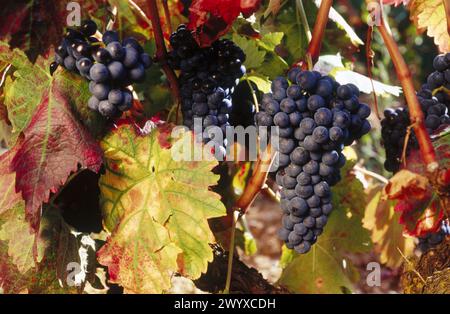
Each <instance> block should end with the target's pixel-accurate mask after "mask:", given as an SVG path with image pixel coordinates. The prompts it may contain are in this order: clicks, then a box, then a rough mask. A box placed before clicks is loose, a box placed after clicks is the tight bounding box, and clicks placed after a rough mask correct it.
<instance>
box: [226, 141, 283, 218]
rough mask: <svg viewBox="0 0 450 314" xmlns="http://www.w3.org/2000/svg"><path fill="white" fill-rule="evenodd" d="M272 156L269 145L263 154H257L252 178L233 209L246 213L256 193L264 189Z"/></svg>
mask: <svg viewBox="0 0 450 314" xmlns="http://www.w3.org/2000/svg"><path fill="white" fill-rule="evenodd" d="M263 156H264V157H263ZM269 156H270V157H269ZM274 156H275V153H274V151H273V150H272V147H271V146H270V144H269V145H267V148H266V151H265V152H264V153H260V154H259V157H258V160H257V161H256V165H255V169H254V170H253V173H252V176H251V177H250V179H249V181H248V183H247V185H246V186H245V189H244V192H243V193H242V195H241V197H239V199H238V200H237V201H236V203H235V206H234V207H235V208H238V209H239V210H240V212H241V213H242V214H245V213H246V212H247V209H248V208H249V207H250V205H251V204H252V202H253V200H254V199H255V198H256V196H257V195H258V193H259V192H260V191H261V190H262V189H263V188H264V187H265V183H266V179H267V175H268V173H269V172H268V169H270V165H271V164H272V161H273V159H274Z"/></svg>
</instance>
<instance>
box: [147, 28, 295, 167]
mask: <svg viewBox="0 0 450 314" xmlns="http://www.w3.org/2000/svg"><path fill="white" fill-rule="evenodd" d="M169 41H170V44H171V47H172V51H170V52H169V56H170V58H169V63H170V65H171V66H172V67H173V68H174V69H176V70H180V75H179V83H180V89H181V93H182V98H183V100H189V101H188V102H187V103H186V104H185V105H183V107H182V114H183V117H186V116H188V115H189V111H190V110H192V111H193V112H194V113H195V114H196V115H197V116H198V118H200V119H201V120H202V122H203V126H204V127H205V126H208V125H217V126H218V127H220V128H221V129H222V131H223V133H224V135H225V133H226V129H227V128H228V127H229V126H230V123H229V122H228V119H229V115H230V113H231V111H232V110H233V105H232V101H231V95H232V93H233V89H234V88H235V87H236V85H237V84H238V83H239V79H240V78H241V77H242V76H243V75H244V74H245V66H244V65H243V62H244V61H245V58H246V57H245V54H244V52H243V51H242V50H241V49H240V48H239V47H238V46H236V45H235V44H234V43H233V42H232V41H231V40H228V39H221V40H218V41H215V42H214V43H212V45H211V46H210V47H200V46H199V45H198V44H197V42H196V41H195V39H194V36H193V34H192V33H191V32H190V31H189V30H188V29H187V28H186V27H184V26H180V27H178V28H177V31H175V32H174V33H172V34H171V35H170V39H169ZM149 61H150V60H149ZM284 81H285V79H284V78H282V77H280V78H278V79H275V80H274V81H273V84H272V85H273V88H274V89H276V90H277V91H278V96H279V97H282V98H284V97H285V93H286V92H285V91H283V87H287V81H286V82H284ZM265 99H266V98H264V97H263V99H262V100H261V107H264V108H265V109H267V111H266V112H264V113H262V112H261V113H259V114H256V115H255V122H256V123H258V125H261V126H267V127H270V126H272V125H274V122H273V115H275V114H277V113H279V112H280V105H279V103H278V102H276V101H273V102H272V103H268V102H266V101H265ZM270 100H273V99H272V96H271V97H270ZM183 102H184V101H183ZM199 103H200V104H201V105H198V104H199ZM203 104H206V105H207V110H205V109H204V106H203ZM277 124H279V125H280V126H281V127H282V128H283V134H284V135H285V136H289V135H290V134H292V133H293V130H291V129H289V127H290V120H289V117H288V116H286V115H285V116H283V115H278V117H277ZM189 127H191V125H189ZM202 131H203V130H202ZM209 140H211V139H209V138H208V139H206V140H205V141H209ZM218 144H222V145H221V148H223V150H224V149H225V146H226V141H224V142H223V143H218ZM285 144H286V145H287V146H284V148H285V149H289V145H290V144H289V143H285ZM221 150H222V149H221ZM216 157H224V156H218V155H216ZM283 158H284V159H283ZM280 161H281V162H282V163H286V162H287V160H286V157H281V158H280Z"/></svg>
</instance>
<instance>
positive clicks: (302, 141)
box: [255, 68, 440, 254]
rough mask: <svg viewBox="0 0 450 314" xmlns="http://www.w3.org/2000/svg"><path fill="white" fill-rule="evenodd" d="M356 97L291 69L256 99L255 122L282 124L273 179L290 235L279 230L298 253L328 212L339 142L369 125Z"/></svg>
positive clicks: (350, 88)
mask: <svg viewBox="0 0 450 314" xmlns="http://www.w3.org/2000/svg"><path fill="white" fill-rule="evenodd" d="M358 97H359V89H358V88H357V87H356V86H355V85H353V84H347V85H339V84H338V83H336V82H335V81H334V80H333V79H332V78H331V77H328V76H322V75H321V74H320V73H318V72H314V71H313V72H309V71H302V70H300V69H298V68H293V69H291V70H290V71H289V72H288V74H287V80H286V79H281V78H277V79H275V80H274V81H273V83H272V93H267V94H264V95H263V96H262V99H261V101H260V104H261V106H260V109H261V111H260V112H259V113H258V114H257V115H256V119H255V121H256V124H257V125H258V126H269V125H270V126H273V125H275V126H279V127H281V128H280V130H279V131H278V133H277V134H278V135H279V137H280V139H279V143H280V145H279V146H278V147H275V149H278V150H279V156H280V160H281V161H280V163H279V168H278V172H277V175H276V181H277V183H278V185H279V186H280V187H281V192H280V196H281V203H282V206H281V207H282V210H283V211H284V212H285V213H287V212H290V215H286V216H285V217H284V218H283V219H286V220H288V219H289V220H291V223H293V230H292V229H289V231H290V233H289V234H287V231H286V230H287V229H284V231H280V233H281V234H282V235H283V236H282V237H281V239H282V240H283V241H284V242H285V244H286V246H287V247H288V248H293V249H294V250H296V251H297V252H298V253H300V254H304V253H307V252H308V251H309V250H310V249H311V246H312V245H313V244H314V243H315V242H316V241H317V237H318V236H319V235H320V234H321V233H322V232H323V227H325V225H326V223H327V221H328V218H327V217H328V216H329V215H330V214H331V212H332V209H333V206H332V204H331V189H330V187H331V186H333V185H334V184H336V183H337V182H339V180H340V172H339V169H340V168H342V167H343V165H344V164H345V157H344V155H342V149H343V148H344V145H349V144H351V143H352V142H353V141H354V140H357V139H358V138H360V137H361V136H362V135H364V134H366V133H367V132H369V130H370V124H369V122H368V121H367V120H366V119H367V117H368V116H369V115H370V107H369V106H367V105H366V104H362V103H360V102H359V99H358ZM436 110H437V109H436ZM439 110H440V109H439ZM288 125H289V126H288ZM294 181H295V182H294ZM294 184H295V186H294ZM293 186H294V187H293ZM287 201H288V202H287ZM289 227H290V228H291V227H292V225H289ZM286 237H287V239H286Z"/></svg>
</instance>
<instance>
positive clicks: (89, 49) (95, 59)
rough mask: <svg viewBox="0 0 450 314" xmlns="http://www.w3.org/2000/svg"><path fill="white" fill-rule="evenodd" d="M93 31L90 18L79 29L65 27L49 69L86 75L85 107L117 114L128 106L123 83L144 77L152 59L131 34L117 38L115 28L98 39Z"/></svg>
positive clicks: (126, 89)
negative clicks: (86, 100)
mask: <svg viewBox="0 0 450 314" xmlns="http://www.w3.org/2000/svg"><path fill="white" fill-rule="evenodd" d="M96 32H97V25H96V24H95V22H94V21H92V20H87V21H84V22H83V23H82V25H81V27H80V28H79V29H68V30H67V33H66V35H65V36H64V39H63V40H62V42H61V44H60V45H59V46H58V47H57V48H56V54H55V62H53V63H52V65H51V67H50V71H51V73H53V72H54V71H55V70H56V68H57V67H58V65H61V66H63V67H64V68H66V69H67V70H69V71H73V72H75V73H78V74H80V75H81V76H83V77H84V78H86V79H88V80H89V81H90V82H89V91H90V92H91V94H92V97H91V98H90V99H89V102H88V107H89V108H90V109H92V110H95V111H99V112H100V113H101V114H102V115H103V116H106V117H116V116H120V115H121V114H122V112H123V111H127V110H129V109H130V108H131V106H132V101H133V96H132V93H131V91H130V90H129V89H128V88H127V86H129V85H131V84H133V83H136V82H142V81H143V80H144V78H145V69H146V68H148V67H150V66H151V65H152V59H151V58H150V56H149V55H148V54H147V53H145V52H144V49H143V48H142V46H141V45H140V44H139V43H138V41H137V40H136V39H134V38H132V37H129V38H126V39H124V40H123V41H122V42H120V40H119V35H118V34H117V32H115V31H106V32H105V33H104V34H103V37H102V41H101V42H100V41H99V40H98V39H97V38H96V37H93V36H94V35H95V33H96Z"/></svg>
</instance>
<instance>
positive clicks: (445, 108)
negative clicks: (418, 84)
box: [381, 53, 450, 172]
mask: <svg viewBox="0 0 450 314" xmlns="http://www.w3.org/2000/svg"><path fill="white" fill-rule="evenodd" d="M433 67H434V69H435V70H436V71H435V72H433V73H431V74H430V75H429V76H428V79H427V83H426V84H424V85H423V86H422V88H421V89H420V90H419V92H417V99H418V101H419V103H420V106H421V109H422V111H423V114H424V119H425V120H424V123H425V127H426V129H427V131H428V133H429V134H432V133H434V132H435V131H436V130H438V129H440V128H441V127H443V126H445V125H449V124H450V115H449V111H450V96H449V95H448V94H447V92H445V90H443V89H447V90H450V75H449V74H450V53H447V54H445V55H444V54H442V55H438V56H436V57H435V58H434V61H433ZM445 73H448V74H447V75H445ZM410 124H411V122H410V119H409V110H408V108H398V109H390V108H389V109H386V110H385V111H384V119H383V120H382V121H381V137H382V140H383V141H382V142H383V145H384V148H385V151H386V161H385V163H384V168H385V169H386V170H387V171H390V172H397V171H398V170H399V169H400V165H401V156H402V152H403V146H404V142H405V137H406V132H407V128H408V126H409V125H410ZM415 149H418V142H417V139H416V136H415V134H414V132H413V130H412V129H411V133H410V136H409V139H408V143H407V146H406V156H408V153H409V152H410V151H411V150H415Z"/></svg>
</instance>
